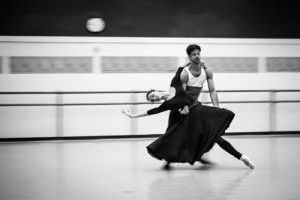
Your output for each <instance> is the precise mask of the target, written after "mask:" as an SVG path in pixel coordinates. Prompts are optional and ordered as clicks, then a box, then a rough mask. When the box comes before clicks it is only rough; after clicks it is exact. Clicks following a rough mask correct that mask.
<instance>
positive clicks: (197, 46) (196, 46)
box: [186, 44, 201, 55]
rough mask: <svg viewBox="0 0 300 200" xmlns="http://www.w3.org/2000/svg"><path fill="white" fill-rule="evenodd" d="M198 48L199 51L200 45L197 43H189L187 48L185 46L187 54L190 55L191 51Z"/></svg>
mask: <svg viewBox="0 0 300 200" xmlns="http://www.w3.org/2000/svg"><path fill="white" fill-rule="evenodd" d="M196 49H198V50H199V51H201V47H200V46H199V45H197V44H190V45H189V46H188V47H187V48H186V53H187V55H191V53H192V51H194V50H196Z"/></svg>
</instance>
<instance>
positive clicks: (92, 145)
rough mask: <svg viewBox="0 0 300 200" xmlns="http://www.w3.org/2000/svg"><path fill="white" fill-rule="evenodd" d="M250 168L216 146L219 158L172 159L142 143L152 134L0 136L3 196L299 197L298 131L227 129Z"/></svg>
mask: <svg viewBox="0 0 300 200" xmlns="http://www.w3.org/2000/svg"><path fill="white" fill-rule="evenodd" d="M224 138H225V139H227V140H228V141H229V142H231V144H232V145H233V146H235V147H236V148H237V149H238V150H239V151H240V152H241V153H245V154H247V155H248V156H249V157H250V158H251V159H252V160H253V161H254V162H255V164H256V168H255V169H254V170H251V169H249V168H248V167H246V166H245V165H244V164H243V163H242V162H241V161H239V160H237V159H235V158H233V157H232V156H230V155H229V154H227V153H226V152H224V151H223V150H221V149H220V148H219V146H217V145H216V146H215V147H214V148H213V149H212V151H211V152H210V153H208V154H207V157H208V158H209V159H210V160H212V161H213V162H215V163H216V165H215V166H212V167H208V166H205V165H201V164H200V163H199V164H198V163H197V164H195V165H193V166H191V165H189V164H174V165H173V167H172V169H171V170H169V171H166V170H163V169H162V166H163V162H162V161H158V160H155V159H154V158H152V157H151V156H150V155H149V154H148V153H147V151H146V148H145V147H146V146H147V145H148V144H149V143H150V142H152V141H153V140H154V139H155V138H149V139H99V140H77V141H74V140H73V141H42V142H1V143H0V200H56V199H60V200H96V199H97V200H106V199H108V200H124V199H126V200H127V199H128V200H146V199H150V200H177V199H178V200H179V199H180V200H194V199H197V200H199V199H205V200H209V199H218V200H227V199H228V200H241V199H243V200H248V199H249V200H250V199H251V200H254V199H255V200H260V199H262V200H269V199H272V200H277V199H278V200H291V199H295V200H296V199H300V170H299V169H300V159H299V155H300V137H299V135H294V136H291V135H281V136H226V137H224Z"/></svg>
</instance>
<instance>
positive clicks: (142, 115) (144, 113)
mask: <svg viewBox="0 0 300 200" xmlns="http://www.w3.org/2000/svg"><path fill="white" fill-rule="evenodd" d="M121 112H122V113H124V114H125V115H126V116H128V117H130V118H138V117H145V116H148V114H147V112H143V113H136V114H132V113H131V112H130V111H129V110H127V109H124V108H122V111H121Z"/></svg>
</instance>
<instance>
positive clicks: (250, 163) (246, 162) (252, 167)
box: [240, 155, 255, 169]
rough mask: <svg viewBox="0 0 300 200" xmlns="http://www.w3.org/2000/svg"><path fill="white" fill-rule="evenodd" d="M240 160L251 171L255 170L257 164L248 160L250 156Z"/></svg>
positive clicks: (243, 156) (244, 156)
mask: <svg viewBox="0 0 300 200" xmlns="http://www.w3.org/2000/svg"><path fill="white" fill-rule="evenodd" d="M240 160H241V161H243V162H244V163H245V165H247V166H248V167H250V168H251V169H254V167H255V164H254V163H253V162H252V161H251V160H250V159H249V158H248V156H246V155H242V157H241V159H240Z"/></svg>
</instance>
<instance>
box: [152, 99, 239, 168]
mask: <svg viewBox="0 0 300 200" xmlns="http://www.w3.org/2000/svg"><path fill="white" fill-rule="evenodd" d="M234 115H235V114H234V113H233V112H232V111H230V110H227V109H224V108H216V107H211V106H204V105H201V104H200V103H199V104H197V105H196V106H194V107H193V108H192V109H190V112H189V114H188V115H183V117H182V118H181V119H180V120H178V121H177V122H176V123H174V124H169V126H168V128H167V131H166V133H165V134H164V135H162V136H160V137H159V138H158V139H156V140H155V141H153V142H152V143H151V144H149V145H148V146H147V150H148V153H149V154H150V155H151V156H153V157H154V158H156V159H158V160H165V161H168V162H173V163H175V162H176V163H190V164H191V165H193V164H194V163H195V162H196V161H199V160H200V159H201V157H202V155H203V154H204V153H206V152H208V151H209V150H210V149H211V148H212V147H213V146H214V144H215V141H216V139H217V138H219V137H220V136H222V135H224V134H225V130H226V129H227V128H228V127H229V126H230V124H231V122H232V120H233V118H234Z"/></svg>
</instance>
